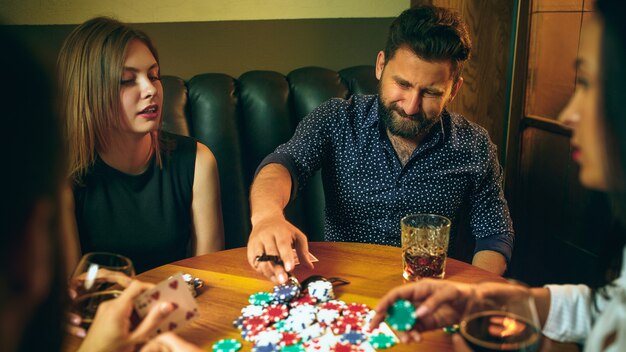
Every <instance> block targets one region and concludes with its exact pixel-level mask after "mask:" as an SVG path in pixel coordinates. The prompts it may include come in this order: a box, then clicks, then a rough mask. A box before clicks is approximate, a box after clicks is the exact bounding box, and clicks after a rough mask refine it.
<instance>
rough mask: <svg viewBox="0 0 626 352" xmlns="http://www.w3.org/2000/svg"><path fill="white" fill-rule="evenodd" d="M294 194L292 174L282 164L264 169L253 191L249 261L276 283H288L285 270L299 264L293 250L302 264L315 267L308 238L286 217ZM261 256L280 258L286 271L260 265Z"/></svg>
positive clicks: (271, 165) (267, 265) (267, 264)
mask: <svg viewBox="0 0 626 352" xmlns="http://www.w3.org/2000/svg"><path fill="white" fill-rule="evenodd" d="M290 195H291V175H290V174H289V171H288V170H287V169H286V168H285V167H284V166H282V165H280V164H269V165H266V166H265V167H263V168H262V169H261V171H260V172H259V173H258V174H257V176H256V178H255V179H254V183H253V184H252V189H251V190H250V210H251V213H252V214H251V222H252V233H250V238H249V239H248V262H249V263H250V265H251V266H252V267H253V268H255V269H256V270H257V271H258V272H261V273H263V275H265V276H266V277H267V278H269V279H271V280H272V281H273V282H276V283H283V282H285V281H286V280H287V275H286V273H285V271H291V270H292V269H293V267H294V265H295V264H294V257H293V253H292V248H295V249H296V252H297V254H298V257H299V258H300V262H301V263H303V264H304V265H306V266H307V267H313V264H312V263H311V262H310V260H309V257H308V252H309V249H308V242H307V238H306V236H305V235H304V234H303V233H302V232H301V231H300V230H299V229H298V228H296V227H295V226H293V225H292V224H291V223H289V222H288V221H287V219H285V216H284V214H283V209H284V208H285V206H286V205H287V204H288V203H289V198H290ZM261 254H268V255H279V256H280V258H281V259H282V260H283V263H284V268H283V267H282V266H279V265H278V266H274V265H272V264H271V263H269V262H263V263H258V262H257V261H256V260H255V258H256V257H257V256H259V255H261Z"/></svg>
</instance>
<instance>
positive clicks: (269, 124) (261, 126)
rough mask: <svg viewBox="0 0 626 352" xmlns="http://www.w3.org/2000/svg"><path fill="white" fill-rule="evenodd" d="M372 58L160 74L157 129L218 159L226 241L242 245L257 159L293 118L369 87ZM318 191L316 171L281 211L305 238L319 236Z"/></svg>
mask: <svg viewBox="0 0 626 352" xmlns="http://www.w3.org/2000/svg"><path fill="white" fill-rule="evenodd" d="M377 84H378V81H377V80H376V77H375V71H374V66H355V67H350V68H347V69H344V70H341V71H339V72H335V71H332V70H328V69H324V68H320V67H304V68H300V69H297V70H294V71H292V72H291V73H289V74H288V75H287V76H284V75H282V74H280V73H278V72H273V71H250V72H246V73H244V74H243V75H241V76H240V77H239V78H238V79H235V78H233V77H230V76H228V75H225V74H219V73H204V74H199V75H197V76H194V77H193V78H191V79H190V80H189V81H184V80H182V79H180V78H178V77H173V76H163V87H164V92H165V93H164V94H165V97H164V104H163V105H164V106H163V109H164V112H163V129H164V130H166V131H170V132H174V133H178V134H182V135H187V136H193V137H195V138H197V139H198V140H200V141H201V142H203V143H204V144H206V145H207V146H208V147H209V148H211V150H212V151H213V153H214V154H215V157H216V159H217V163H218V167H219V174H220V188H221V196H222V211H223V213H224V231H225V235H226V248H227V249H228V248H235V247H241V246H245V245H246V243H247V240H248V235H249V234H250V229H251V225H250V209H249V205H248V194H249V191H250V184H251V183H252V179H253V177H254V172H255V170H256V168H257V166H258V165H259V163H260V162H261V160H262V159H263V158H264V157H265V156H266V155H267V154H269V153H271V152H272V151H273V150H274V149H275V148H276V147H277V146H278V145H279V144H281V143H284V142H285V141H287V140H288V139H289V138H290V137H291V135H292V134H293V132H294V130H295V128H296V126H297V124H298V122H299V121H300V120H301V119H302V118H303V117H304V116H306V115H307V114H308V113H309V112H311V111H312V110H313V109H314V108H316V107H317V106H318V105H320V104H321V103H322V102H324V101H326V100H328V99H330V98H332V97H341V98H348V97H350V96H351V95H352V94H374V93H375V92H376V90H377ZM323 212H324V192H323V188H322V184H321V176H320V173H319V172H318V173H317V174H316V175H315V176H314V177H313V179H312V180H310V181H309V182H308V185H307V187H306V189H305V191H304V192H303V193H302V194H301V195H300V196H299V197H298V198H297V199H295V200H294V201H293V202H292V204H290V205H289V206H288V208H287V210H286V213H287V217H288V218H289V220H290V221H292V222H293V223H294V224H295V225H296V226H298V227H299V228H300V229H301V230H302V231H304V233H305V234H307V235H308V237H309V239H310V240H318V241H319V240H323V227H324V213H323Z"/></svg>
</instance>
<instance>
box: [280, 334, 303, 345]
mask: <svg viewBox="0 0 626 352" xmlns="http://www.w3.org/2000/svg"><path fill="white" fill-rule="evenodd" d="M282 334H283V336H282V339H281V340H280V342H279V345H280V346H283V347H284V346H291V345H295V344H297V343H298V342H300V340H301V339H300V335H298V334H297V333H295V332H283V333H282Z"/></svg>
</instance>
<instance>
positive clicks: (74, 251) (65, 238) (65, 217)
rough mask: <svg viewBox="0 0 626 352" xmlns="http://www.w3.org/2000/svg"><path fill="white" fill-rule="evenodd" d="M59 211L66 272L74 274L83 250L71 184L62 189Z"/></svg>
mask: <svg viewBox="0 0 626 352" xmlns="http://www.w3.org/2000/svg"><path fill="white" fill-rule="evenodd" d="M59 213H60V216H59V227H60V238H61V246H60V247H61V248H62V249H63V251H64V254H65V267H66V273H67V274H68V275H72V271H73V270H74V268H75V267H76V265H78V260H79V259H80V256H81V250H80V241H79V239H78V226H77V225H76V213H75V204H74V192H73V191H72V187H71V186H70V185H69V184H67V185H65V186H63V189H62V190H61V209H60V211H59Z"/></svg>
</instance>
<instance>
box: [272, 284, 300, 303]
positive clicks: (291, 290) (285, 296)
mask: <svg viewBox="0 0 626 352" xmlns="http://www.w3.org/2000/svg"><path fill="white" fill-rule="evenodd" d="M299 295H300V287H298V286H297V285H294V284H280V285H276V286H274V300H275V301H277V302H279V303H287V302H291V301H292V300H294V299H295V298H297V297H298V296H299Z"/></svg>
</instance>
